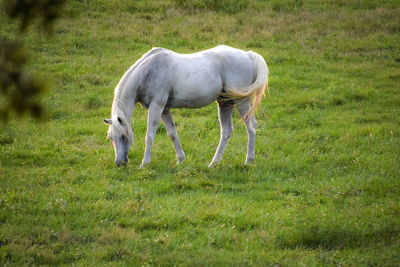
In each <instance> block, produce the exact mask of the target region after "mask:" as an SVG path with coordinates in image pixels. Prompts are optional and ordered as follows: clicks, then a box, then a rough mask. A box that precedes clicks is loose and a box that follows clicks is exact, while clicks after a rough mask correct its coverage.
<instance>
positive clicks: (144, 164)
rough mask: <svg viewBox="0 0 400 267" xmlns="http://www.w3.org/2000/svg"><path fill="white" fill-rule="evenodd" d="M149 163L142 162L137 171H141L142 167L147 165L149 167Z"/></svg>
mask: <svg viewBox="0 0 400 267" xmlns="http://www.w3.org/2000/svg"><path fill="white" fill-rule="evenodd" d="M149 163H150V162H146V163H145V162H142V164H140V166H139V169H143V168H144V167H146V166H147V165H149Z"/></svg>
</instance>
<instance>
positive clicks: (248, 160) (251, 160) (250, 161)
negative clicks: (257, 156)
mask: <svg viewBox="0 0 400 267" xmlns="http://www.w3.org/2000/svg"><path fill="white" fill-rule="evenodd" d="M253 162H254V159H246V161H245V162H244V165H250V164H251V163H253Z"/></svg>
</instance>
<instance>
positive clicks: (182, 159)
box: [176, 156, 186, 164]
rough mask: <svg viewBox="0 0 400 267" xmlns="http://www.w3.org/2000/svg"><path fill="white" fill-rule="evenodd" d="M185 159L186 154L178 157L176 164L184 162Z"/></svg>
mask: <svg viewBox="0 0 400 267" xmlns="http://www.w3.org/2000/svg"><path fill="white" fill-rule="evenodd" d="M185 159H186V156H183V157H180V158H178V161H177V162H176V164H179V163H182V162H184V161H185Z"/></svg>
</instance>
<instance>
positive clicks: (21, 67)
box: [0, 0, 65, 121]
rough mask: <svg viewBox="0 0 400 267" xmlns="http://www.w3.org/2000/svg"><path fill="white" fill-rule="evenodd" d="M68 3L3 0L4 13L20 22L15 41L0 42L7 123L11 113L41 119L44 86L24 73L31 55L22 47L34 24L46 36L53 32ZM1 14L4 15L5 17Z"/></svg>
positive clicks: (0, 101) (0, 96)
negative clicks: (27, 113)
mask: <svg viewBox="0 0 400 267" xmlns="http://www.w3.org/2000/svg"><path fill="white" fill-rule="evenodd" d="M64 2H65V0H4V1H3V2H2V4H3V6H2V10H1V13H3V14H5V15H6V16H8V17H9V18H11V19H13V20H18V24H19V27H18V32H17V34H16V36H17V37H15V39H14V40H6V39H4V38H2V39H1V40H0V116H1V118H2V119H3V120H4V121H8V118H9V116H10V114H11V113H12V112H16V113H17V114H18V115H20V114H23V113H25V112H29V113H30V114H31V115H32V116H33V117H35V118H40V117H41V116H42V114H43V108H42V106H41V104H40V102H39V96H40V94H41V93H42V92H43V91H44V90H45V83H44V82H42V81H39V80H38V79H37V78H35V77H33V76H32V75H31V74H29V73H28V72H27V71H26V70H25V65H26V63H27V61H28V54H27V52H26V50H25V49H24V45H23V43H24V42H23V34H25V33H26V31H27V30H28V27H29V25H31V24H33V22H34V21H35V20H38V21H39V24H40V26H41V27H42V28H44V29H45V30H46V32H48V33H51V32H52V29H53V28H52V25H53V23H54V20H55V19H56V18H57V17H59V16H60V13H61V10H62V7H63V4H64ZM3 14H2V15H3Z"/></svg>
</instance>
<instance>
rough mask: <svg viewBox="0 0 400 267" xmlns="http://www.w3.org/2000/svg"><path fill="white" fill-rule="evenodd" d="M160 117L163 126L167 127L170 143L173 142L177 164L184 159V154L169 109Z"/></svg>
mask: <svg viewBox="0 0 400 267" xmlns="http://www.w3.org/2000/svg"><path fill="white" fill-rule="evenodd" d="M161 119H162V121H163V122H164V125H165V128H167V134H168V137H169V139H171V141H172V143H173V144H174V147H175V152H176V157H177V158H178V161H177V164H179V163H181V162H182V161H184V160H185V158H186V155H185V152H183V149H182V146H181V143H180V142H179V138H178V134H177V132H176V127H175V123H174V119H173V118H172V114H171V111H170V110H165V111H164V112H163V114H162V115H161Z"/></svg>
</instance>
